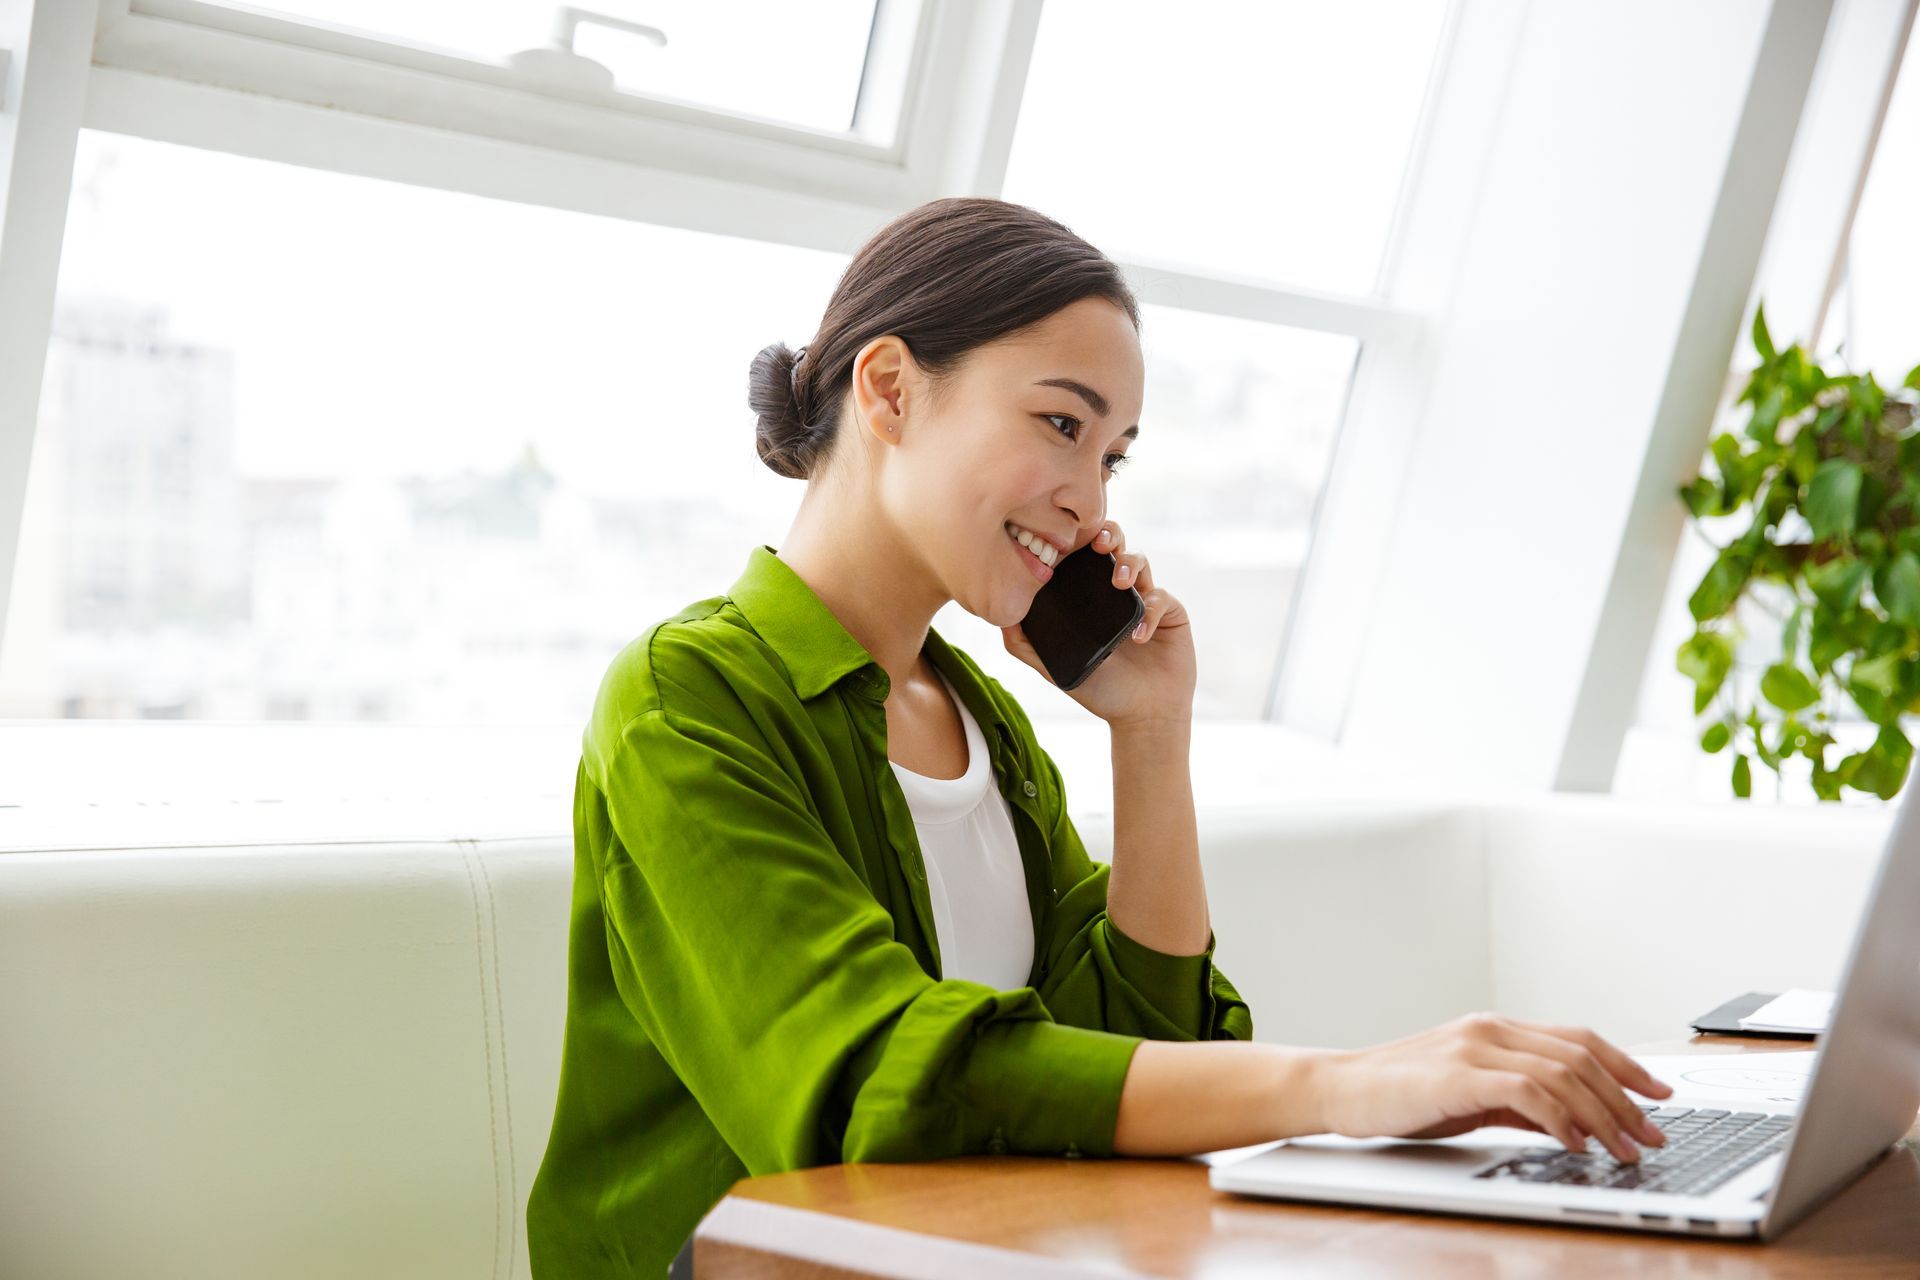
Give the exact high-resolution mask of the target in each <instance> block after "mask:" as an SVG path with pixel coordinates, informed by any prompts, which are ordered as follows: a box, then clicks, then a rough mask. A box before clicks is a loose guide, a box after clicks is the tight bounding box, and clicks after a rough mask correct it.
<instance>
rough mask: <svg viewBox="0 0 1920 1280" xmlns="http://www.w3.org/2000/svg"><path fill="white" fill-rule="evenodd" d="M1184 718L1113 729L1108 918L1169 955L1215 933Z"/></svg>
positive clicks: (1198, 946)
mask: <svg viewBox="0 0 1920 1280" xmlns="http://www.w3.org/2000/svg"><path fill="white" fill-rule="evenodd" d="M1192 738H1193V724H1192V721H1190V720H1167V721H1160V722H1156V723H1154V724H1152V725H1144V726H1142V725H1133V724H1127V725H1116V726H1114V729H1113V874H1112V882H1111V883H1110V884H1109V885H1108V887H1107V916H1108V918H1109V919H1111V920H1112V921H1113V923H1114V924H1115V925H1116V926H1117V927H1118V928H1119V929H1120V931H1121V932H1122V933H1125V934H1126V935H1127V936H1128V937H1130V938H1133V939H1135V940H1137V941H1139V942H1141V943H1143V944H1144V945H1146V946H1149V947H1152V948H1154V949H1155V950H1157V951H1164V952H1167V953H1169V954H1172V955H1180V956H1190V955H1196V954H1198V953H1200V952H1202V951H1205V950H1206V949H1207V946H1208V944H1209V943H1210V942H1211V941H1212V938H1213V928H1212V925H1211V924H1210V923H1209V921H1208V916H1207V886H1206V884H1205V882H1204V881H1203V880H1202V878H1201V875H1200V835H1199V829H1198V826H1197V824H1196V821H1195V818H1194V812H1193V776H1192V772H1191V769H1190V768H1189V765H1188V750H1189V747H1190V745H1191V743H1192Z"/></svg>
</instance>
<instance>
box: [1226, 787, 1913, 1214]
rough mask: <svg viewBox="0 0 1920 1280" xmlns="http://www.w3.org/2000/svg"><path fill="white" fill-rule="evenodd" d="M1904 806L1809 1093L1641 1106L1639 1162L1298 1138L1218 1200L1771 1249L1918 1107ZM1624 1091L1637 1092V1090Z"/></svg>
mask: <svg viewBox="0 0 1920 1280" xmlns="http://www.w3.org/2000/svg"><path fill="white" fill-rule="evenodd" d="M1915 790H1920V779H1916V780H1915V781H1913V782H1911V783H1909V785H1908V788H1907V792H1908V794H1907V795H1906V796H1904V797H1902V799H1901V804H1900V810H1899V813H1898V815H1897V816H1896V818H1895V820H1894V823H1893V829H1892V831H1891V832H1890V834H1889V835H1888V837H1887V845H1886V848H1885V849H1884V850H1883V851H1882V852H1881V855H1880V867H1879V870H1878V872H1877V873H1876V874H1875V877H1874V884H1873V890H1872V892H1871V893H1870V894H1869V895H1868V898H1867V907H1866V911H1865V913H1864V918H1863V919H1862V921H1861V924H1860V927H1859V931H1858V932H1857V933H1856V934H1855V935H1854V941H1853V953H1852V955H1851V956H1850V957H1849V958H1848V960H1847V967H1846V973H1845V976H1844V977H1843V978H1842V980H1841V984H1840V990H1839V991H1838V992H1837V993H1836V998H1835V1000H1834V1005H1833V1011H1832V1015H1831V1017H1830V1018H1829V1020H1828V1024H1827V1030H1826V1032H1825V1033H1824V1034H1823V1035H1822V1036H1821V1037H1820V1042H1819V1045H1818V1048H1817V1052H1816V1053H1815V1055H1814V1058H1813V1073H1812V1076H1811V1078H1810V1079H1809V1080H1808V1081H1807V1087H1806V1092H1805V1094H1804V1095H1803V1096H1802V1098H1801V1100H1800V1101H1799V1103H1798V1104H1797V1105H1796V1104H1794V1103H1791V1102H1786V1103H1782V1102H1771V1103H1758V1104H1755V1105H1753V1106H1751V1107H1747V1108H1743V1109H1740V1110H1732V1109H1729V1108H1728V1107H1727V1106H1726V1105H1725V1104H1724V1103H1717V1102H1714V1101H1712V1100H1710V1099H1695V1100H1694V1101H1693V1102H1689V1101H1688V1100H1687V1098H1686V1097H1685V1096H1683V1094H1682V1092H1681V1090H1680V1089H1679V1088H1676V1089H1675V1091H1674V1093H1673V1095H1672V1096H1671V1097H1669V1098H1667V1099H1665V1100H1664V1101H1661V1102H1659V1103H1657V1104H1655V1103H1651V1102H1641V1103H1639V1105H1640V1107H1641V1110H1642V1111H1644V1112H1646V1113H1647V1114H1648V1115H1650V1116H1651V1117H1652V1118H1653V1122H1654V1124H1655V1125H1657V1126H1659V1127H1660V1128H1661V1129H1662V1130H1663V1131H1665V1133H1666V1134H1667V1144H1666V1145H1665V1146H1663V1147H1647V1148H1644V1149H1643V1150H1642V1152H1641V1158H1640V1161H1639V1163H1638V1164H1630V1163H1622V1162H1620V1161H1618V1160H1616V1159H1615V1158H1614V1157H1613V1155H1612V1154H1610V1153H1609V1152H1607V1151H1606V1150H1605V1148H1603V1147H1602V1146H1601V1145H1600V1143H1599V1142H1598V1140H1589V1142H1588V1145H1587V1149H1586V1151H1584V1152H1572V1151H1568V1150H1567V1149H1566V1148H1565V1147H1564V1146H1562V1145H1560V1144H1559V1143H1557V1142H1552V1140H1551V1139H1548V1138H1546V1136H1545V1135H1543V1134H1536V1133H1531V1132H1529V1131H1527V1130H1524V1129H1510V1128H1484V1129H1478V1130H1475V1131H1474V1132H1472V1133H1467V1134H1462V1135H1460V1136H1458V1137H1453V1138H1438V1139H1432V1140H1409V1139H1401V1138H1365V1139H1356V1138H1344V1137H1340V1136H1338V1135H1332V1134H1325V1135H1317V1136H1314V1137H1303V1138H1293V1139H1289V1140H1287V1141H1285V1142H1282V1143H1280V1144H1279V1145H1277V1146H1268V1147H1263V1148H1260V1149H1259V1150H1258V1151H1257V1152H1256V1153H1254V1154H1251V1155H1248V1156H1246V1157H1245V1158H1243V1159H1238V1160H1234V1159H1231V1158H1228V1159H1227V1160H1226V1161H1225V1162H1223V1163H1218V1164H1215V1165H1214V1166H1213V1167H1212V1169H1211V1170H1210V1172H1209V1174H1208V1178H1209V1180H1210V1181H1211V1183H1212V1185H1213V1186H1214V1187H1215V1188H1217V1189H1219V1190H1222V1191H1232V1192H1238V1193H1241V1194H1245V1195H1256V1196H1270V1197H1277V1198H1282V1199H1290V1200H1312V1201H1322V1202H1331V1203H1336V1204H1357V1205H1373V1206H1380V1207H1386V1208H1401V1209H1424V1210H1430V1211H1436V1212H1441V1213H1471V1214H1484V1215H1491V1216H1497V1217H1502V1218H1536V1219H1546V1220H1548V1221H1554V1222H1578V1223H1585V1224H1589V1225H1601V1226H1612V1227H1627V1228H1632V1229H1636V1230H1641V1231H1677V1232H1684V1233H1688V1234H1706V1235H1714V1236H1735V1237H1746V1238H1757V1239H1761V1240H1771V1239H1773V1238H1774V1237H1775V1236H1778V1235H1779V1234H1780V1233H1781V1232H1783V1231H1785V1230H1786V1229H1787V1228H1788V1227H1791V1226H1792V1225H1793V1224H1794V1223H1796V1222H1798V1221H1799V1220H1800V1219H1801V1218H1803V1217H1805V1216H1806V1215H1807V1213H1808V1212H1810V1211H1811V1210H1812V1209H1814V1208H1815V1207H1817V1206H1818V1205H1820V1204H1821V1203H1822V1202H1824V1201H1825V1200H1827V1199H1828V1198H1829V1197H1830V1196H1832V1195H1834V1194H1835V1193H1836V1192H1838V1191H1840V1190H1841V1189H1842V1188H1843V1187H1845V1186H1846V1185H1847V1184H1848V1183H1850V1182H1852V1181H1853V1180H1854V1179H1855V1178H1858V1177H1859V1176H1860V1175H1861V1174H1863V1173H1865V1172H1866V1171H1867V1170H1868V1169H1869V1168H1870V1167H1872V1166H1873V1165H1874V1164H1875V1163H1876V1162H1878V1161H1879V1159H1880V1158H1881V1157H1882V1156H1883V1155H1885V1154H1886V1152H1887V1150H1888V1149H1889V1148H1890V1147H1891V1146H1893V1144H1895V1143H1896V1142H1898V1141H1899V1140H1900V1139H1901V1138H1902V1137H1903V1136H1904V1135H1905V1134H1906V1132H1907V1130H1908V1129H1909V1128H1910V1127H1911V1126H1912V1125H1913V1123H1914V1115H1915V1112H1916V1111H1917V1110H1920V819H1916V818H1915V816H1914V802H1913V800H1912V793H1913V792H1914V791H1915ZM1628 1096H1629V1097H1634V1096H1635V1095H1633V1094H1632V1093H1629V1095H1628Z"/></svg>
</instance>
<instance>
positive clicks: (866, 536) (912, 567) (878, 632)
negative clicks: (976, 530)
mask: <svg viewBox="0 0 1920 1280" xmlns="http://www.w3.org/2000/svg"><path fill="white" fill-rule="evenodd" d="M778 554H779V556H780V559H781V561H782V562H783V563H785V564H786V566H787V567H788V568H789V569H792V570H793V571H794V573H795V574H797V575H798V576H799V578H800V580H801V581H802V582H804V583H806V584H807V586H808V587H810V588H812V590H813V593H814V594H815V595H817V596H819V597H820V600H821V602H822V603H824V604H825V605H826V606H827V609H828V611H829V612H831V613H832V614H833V616H834V617H835V618H837V619H839V622H840V625H841V626H843V627H845V628H846V629H847V632H848V634H850V635H851V636H852V637H853V638H854V639H855V640H857V641H859V642H860V647H861V648H863V649H865V650H866V651H867V652H868V653H870V654H872V655H873V659H874V661H876V662H878V663H879V664H880V667H881V669H882V670H884V671H885V672H886V673H887V678H888V680H889V681H890V682H891V687H892V688H895V689H898V688H901V687H903V686H904V685H905V684H906V683H907V681H908V679H909V678H910V677H911V676H913V675H914V673H915V672H916V671H918V670H919V669H920V666H921V662H920V650H921V648H922V647H923V646H924V645H925V644H926V640H927V629H928V627H930V626H931V625H932V624H933V615H934V614H935V613H937V612H939V610H940V607H941V606H942V605H944V604H946V602H947V600H948V599H949V597H948V596H947V594H946V593H945V592H944V591H943V590H942V589H941V588H940V586H939V585H938V584H937V583H936V582H935V581H934V580H933V576H932V573H931V571H930V570H928V568H927V566H926V565H925V564H924V563H922V562H921V560H920V559H919V557H918V556H916V555H915V554H914V553H913V550H912V548H910V547H907V546H906V545H905V543H904V542H903V541H902V539H901V538H900V537H899V535H898V534H897V533H896V532H895V531H894V530H893V529H891V528H890V527H888V526H887V524H886V522H885V521H884V520H883V519H882V518H881V517H880V515H879V512H878V509H877V508H876V507H875V506H873V505H872V504H859V503H848V502H845V501H839V502H836V501H833V500H831V499H830V498H829V496H828V495H826V494H824V493H822V492H820V491H818V490H817V489H816V488H813V487H810V488H809V489H808V491H807V496H806V498H805V499H804V500H802V502H801V504H800V511H799V513H798V514H797V515H795V516H794V518H793V525H792V527H791V528H790V529H788V530H787V536H786V538H785V539H784V540H783V541H782V542H781V544H780V547H779V549H778Z"/></svg>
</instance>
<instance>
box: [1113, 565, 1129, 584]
mask: <svg viewBox="0 0 1920 1280" xmlns="http://www.w3.org/2000/svg"><path fill="white" fill-rule="evenodd" d="M1132 573H1133V568H1132V566H1130V565H1124V564H1123V565H1121V566H1120V570H1119V572H1118V573H1116V574H1114V577H1115V578H1117V579H1119V580H1120V581H1121V582H1125V581H1126V580H1127V578H1128V577H1129V576H1130V575H1131V574H1132Z"/></svg>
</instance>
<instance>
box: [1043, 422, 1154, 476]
mask: <svg viewBox="0 0 1920 1280" xmlns="http://www.w3.org/2000/svg"><path fill="white" fill-rule="evenodd" d="M1040 416H1041V417H1043V418H1045V419H1047V420H1048V421H1049V422H1051V421H1053V420H1054V419H1056V418H1058V419H1059V420H1060V421H1062V422H1067V423H1071V424H1072V425H1071V426H1069V427H1067V428H1066V429H1065V430H1064V431H1061V429H1060V428H1058V427H1055V428H1054V430H1056V431H1060V434H1062V435H1064V436H1066V437H1067V439H1069V440H1071V439H1073V438H1074V437H1075V436H1076V435H1077V434H1078V432H1079V427H1080V425H1081V424H1080V419H1078V418H1076V417H1074V416H1073V415H1072V414H1070V413H1043V414H1041V415H1040ZM1102 461H1104V462H1105V463H1106V465H1107V474H1108V475H1112V474H1113V473H1114V472H1116V471H1118V470H1119V469H1120V468H1122V467H1124V466H1126V465H1127V463H1129V462H1131V461H1133V459H1131V458H1129V457H1128V456H1127V455H1126V454H1124V453H1110V454H1108V455H1107V456H1106V457H1105V458H1104V459H1102Z"/></svg>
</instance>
